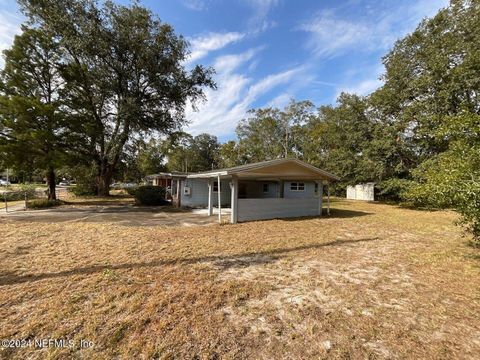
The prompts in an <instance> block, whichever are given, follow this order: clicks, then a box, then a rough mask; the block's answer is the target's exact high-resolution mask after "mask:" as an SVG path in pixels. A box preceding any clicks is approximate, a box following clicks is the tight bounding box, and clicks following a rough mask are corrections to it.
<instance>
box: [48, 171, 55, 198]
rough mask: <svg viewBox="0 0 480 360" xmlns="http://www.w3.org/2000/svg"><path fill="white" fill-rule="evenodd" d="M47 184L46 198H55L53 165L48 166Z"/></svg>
mask: <svg viewBox="0 0 480 360" xmlns="http://www.w3.org/2000/svg"><path fill="white" fill-rule="evenodd" d="M47 185H48V200H57V193H56V186H57V185H56V182H55V171H54V170H53V167H50V168H48V171H47Z"/></svg>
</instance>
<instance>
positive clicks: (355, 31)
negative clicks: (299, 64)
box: [297, 0, 448, 58]
mask: <svg viewBox="0 0 480 360" xmlns="http://www.w3.org/2000/svg"><path fill="white" fill-rule="evenodd" d="M446 5H448V0H420V1H415V2H414V3H413V5H412V4H408V5H400V6H395V8H392V3H391V2H388V1H379V2H377V3H376V4H375V6H374V7H371V6H364V7H362V6H360V8H361V9H362V10H363V13H362V12H359V11H358V10H357V11H356V16H355V18H351V16H348V12H346V11H345V6H343V7H339V8H336V9H329V10H323V11H319V12H318V13H316V14H315V15H314V16H313V17H312V18H310V19H309V20H308V21H305V22H303V23H301V24H300V25H299V26H298V27H297V30H300V31H304V32H307V33H308V34H309V36H308V37H307V41H306V46H307V48H309V49H311V50H312V52H313V53H314V54H315V55H316V56H318V57H320V58H330V57H335V56H340V55H344V54H345V53H347V52H351V51H354V50H355V51H376V50H382V51H387V50H388V49H389V48H390V47H392V46H393V44H394V43H395V40H396V39H398V38H400V37H402V36H404V35H406V34H407V33H408V32H411V31H413V30H414V29H415V26H416V25H417V24H418V23H419V21H420V20H421V19H422V18H424V17H427V16H432V15H434V14H435V13H436V12H437V11H438V10H439V9H440V8H442V7H444V6H446ZM356 6H359V4H358V3H356Z"/></svg>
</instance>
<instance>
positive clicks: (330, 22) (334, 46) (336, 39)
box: [299, 11, 370, 57]
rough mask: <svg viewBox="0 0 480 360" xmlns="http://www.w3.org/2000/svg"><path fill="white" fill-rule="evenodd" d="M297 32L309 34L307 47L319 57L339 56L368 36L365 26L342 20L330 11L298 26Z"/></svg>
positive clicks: (368, 32) (368, 30) (368, 31)
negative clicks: (301, 31)
mask: <svg viewBox="0 0 480 360" xmlns="http://www.w3.org/2000/svg"><path fill="white" fill-rule="evenodd" d="M299 30H303V31H305V32H308V33H310V37H309V38H308V40H307V46H308V47H309V48H311V49H312V50H313V52H314V54H315V55H317V56H321V57H330V56H333V55H341V54H342V53H343V52H344V51H347V50H349V49H351V48H352V47H355V46H356V45H358V44H359V43H363V42H364V41H365V40H366V39H367V38H368V37H369V36H370V29H369V28H368V26H366V25H365V24H361V23H354V22H349V21H347V20H342V19H340V18H337V17H335V15H334V13H333V12H332V11H321V12H320V13H318V14H317V15H316V16H315V18H314V19H313V20H310V21H309V22H307V23H305V24H302V25H300V26H299Z"/></svg>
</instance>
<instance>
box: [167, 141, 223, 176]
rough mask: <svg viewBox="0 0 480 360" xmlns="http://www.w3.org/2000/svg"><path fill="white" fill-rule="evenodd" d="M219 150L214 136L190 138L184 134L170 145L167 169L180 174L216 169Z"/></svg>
mask: <svg viewBox="0 0 480 360" xmlns="http://www.w3.org/2000/svg"><path fill="white" fill-rule="evenodd" d="M219 148H220V144H219V143H218V140H217V137H216V136H213V135H210V134H200V135H198V136H195V137H192V136H191V135H189V134H185V133H184V134H182V135H181V136H180V137H179V138H178V139H175V140H174V141H173V142H172V143H171V145H170V150H169V153H168V163H167V167H168V169H170V170H171V171H182V172H198V171H206V170H212V169H217V168H218V165H219V163H218V153H219Z"/></svg>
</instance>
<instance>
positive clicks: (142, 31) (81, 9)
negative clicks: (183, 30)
mask: <svg viewBox="0 0 480 360" xmlns="http://www.w3.org/2000/svg"><path fill="white" fill-rule="evenodd" d="M19 2H20V4H21V6H22V9H23V11H24V13H25V14H26V15H27V16H28V18H29V19H30V23H31V24H32V25H34V26H40V27H42V28H45V29H47V30H48V31H49V32H51V33H52V34H53V36H54V39H55V41H56V42H58V44H59V46H60V48H61V49H62V51H63V52H64V53H65V54H66V58H65V62H66V63H67V67H66V69H65V72H64V76H65V80H66V92H65V101H66V106H67V107H68V110H69V114H70V119H71V121H72V122H74V123H75V130H76V133H77V134H78V136H77V141H76V143H75V147H76V149H75V150H76V151H77V152H78V153H81V154H82V155H83V156H84V158H85V159H92V160H93V161H94V163H95V165H96V168H97V188H98V189H97V190H98V194H99V195H108V191H109V185H110V181H111V178H112V175H113V173H114V171H115V167H116V166H117V164H118V162H119V161H120V159H121V156H122V153H123V150H124V147H125V145H126V144H127V143H128V142H129V141H132V140H134V139H135V138H138V137H142V136H146V135H151V134H153V133H163V134H168V133H170V132H172V131H177V130H179V128H180V127H181V126H182V125H184V124H185V117H184V108H185V105H186V103H187V101H192V102H195V101H196V100H198V99H201V98H203V90H202V88H203V87H204V86H209V87H215V84H214V82H213V80H212V78H211V76H212V72H213V70H212V69H206V68H203V67H201V66H195V67H194V68H193V69H192V70H189V71H188V70H186V69H185V66H184V62H185V60H186V58H187V56H188V46H187V42H186V41H185V40H184V39H183V38H182V37H181V36H178V35H177V34H176V33H175V32H174V30H173V28H172V27H171V26H170V25H168V24H166V23H163V22H161V21H160V20H159V19H158V18H156V17H155V16H154V15H153V14H152V13H151V12H150V11H149V10H147V9H145V8H143V7H141V6H139V5H137V4H136V3H133V4H132V5H130V6H120V5H116V4H114V3H113V2H110V1H107V2H105V3H104V5H103V6H99V5H98V4H97V3H96V2H95V1H93V0H20V1H19Z"/></svg>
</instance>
